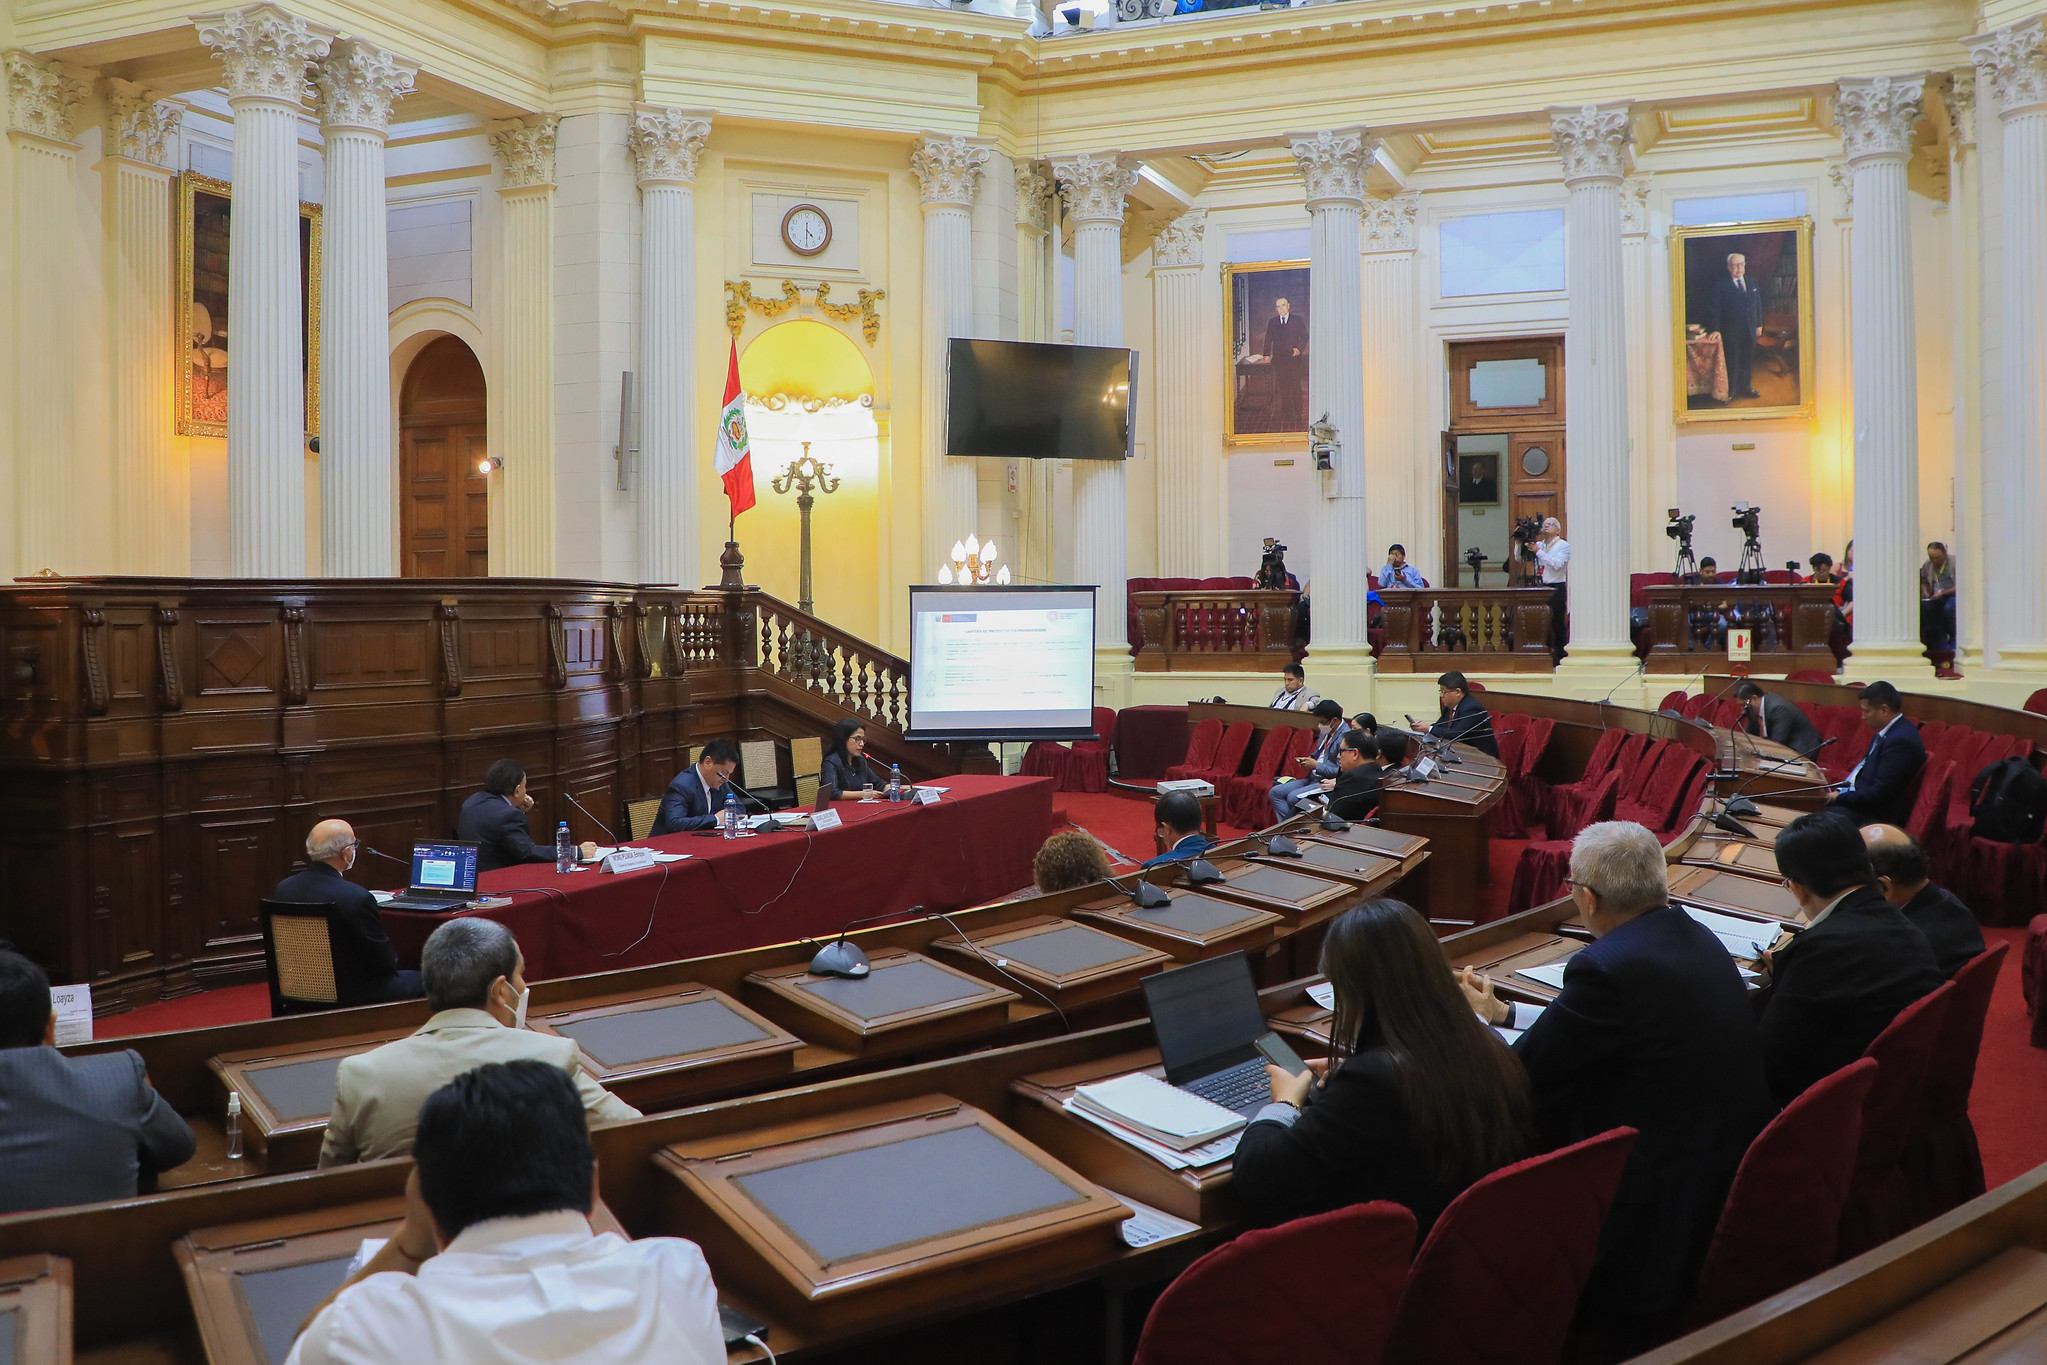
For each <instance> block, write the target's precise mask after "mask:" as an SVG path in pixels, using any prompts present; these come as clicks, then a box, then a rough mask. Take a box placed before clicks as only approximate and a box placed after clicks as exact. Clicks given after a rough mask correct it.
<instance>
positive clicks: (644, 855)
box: [598, 848, 654, 872]
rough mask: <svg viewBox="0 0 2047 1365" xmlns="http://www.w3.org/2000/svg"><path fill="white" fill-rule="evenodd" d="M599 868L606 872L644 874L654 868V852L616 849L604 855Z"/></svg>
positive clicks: (651, 850) (649, 850) (649, 849)
mask: <svg viewBox="0 0 2047 1365" xmlns="http://www.w3.org/2000/svg"><path fill="white" fill-rule="evenodd" d="M598 866H599V868H601V869H602V870H603V871H605V872H643V871H645V870H646V869H647V868H650V867H652V866H654V850H653V849H651V848H615V849H613V850H611V852H609V853H607V854H605V855H604V861H603V862H602V863H599V864H598Z"/></svg>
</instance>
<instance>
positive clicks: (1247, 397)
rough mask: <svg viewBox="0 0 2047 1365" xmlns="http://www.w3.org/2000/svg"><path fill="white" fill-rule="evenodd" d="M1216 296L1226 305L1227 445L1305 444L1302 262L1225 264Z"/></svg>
mask: <svg viewBox="0 0 2047 1365" xmlns="http://www.w3.org/2000/svg"><path fill="white" fill-rule="evenodd" d="M1223 299H1224V302H1225V305H1226V306H1227V307H1228V308H1229V310H1230V315H1229V318H1228V319H1227V326H1226V328H1225V332H1226V335H1227V336H1228V337H1229V341H1230V382H1229V384H1228V385H1226V386H1225V387H1224V389H1223V395H1224V397H1223V438H1224V439H1225V440H1226V441H1228V442H1229V443H1230V444H1232V445H1254V444H1261V443H1264V444H1277V443H1279V442H1283V441H1306V440H1307V439H1308V423H1309V421H1310V420H1311V418H1312V414H1311V413H1309V411H1308V263H1307V262H1306V261H1264V262H1260V263H1258V264H1255V265H1226V266H1224V267H1223Z"/></svg>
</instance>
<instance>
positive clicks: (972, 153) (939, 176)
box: [910, 133, 994, 208]
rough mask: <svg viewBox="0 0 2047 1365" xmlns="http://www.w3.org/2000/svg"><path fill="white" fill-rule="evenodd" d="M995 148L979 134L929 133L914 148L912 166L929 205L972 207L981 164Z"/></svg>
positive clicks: (926, 205) (926, 203) (911, 154)
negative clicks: (948, 134) (976, 136)
mask: <svg viewBox="0 0 2047 1365" xmlns="http://www.w3.org/2000/svg"><path fill="white" fill-rule="evenodd" d="M993 155H994V152H993V150H992V149H991V148H990V147H989V146H988V144H987V143H985V142H982V141H981V140H980V139H978V138H970V137H965V136H963V135H961V134H958V133H955V134H953V135H952V136H951V137H946V136H945V135H943V134H941V133H926V134H924V136H922V137H920V138H918V139H917V143H916V145H915V146H914V147H912V148H911V149H910V170H911V172H912V173H913V174H915V175H916V177H917V185H918V188H919V189H920V190H922V191H923V196H924V207H925V208H972V207H973V206H974V191H975V190H976V189H977V188H979V186H980V183H981V168H982V167H984V166H986V165H987V164H988V158H989V157H991V156H993Z"/></svg>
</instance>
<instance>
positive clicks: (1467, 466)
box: [1457, 452, 1500, 507]
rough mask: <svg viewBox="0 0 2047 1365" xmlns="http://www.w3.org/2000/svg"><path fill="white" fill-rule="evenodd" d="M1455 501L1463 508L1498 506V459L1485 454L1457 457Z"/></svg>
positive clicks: (1496, 456)
mask: <svg viewBox="0 0 2047 1365" xmlns="http://www.w3.org/2000/svg"><path fill="white" fill-rule="evenodd" d="M1457 501H1458V503H1459V505H1461V506H1464V507H1498V506H1499V505H1500V457H1499V456H1498V455H1495V454H1492V453H1491V452H1487V453H1485V454H1481V455H1459V456H1458V457H1457Z"/></svg>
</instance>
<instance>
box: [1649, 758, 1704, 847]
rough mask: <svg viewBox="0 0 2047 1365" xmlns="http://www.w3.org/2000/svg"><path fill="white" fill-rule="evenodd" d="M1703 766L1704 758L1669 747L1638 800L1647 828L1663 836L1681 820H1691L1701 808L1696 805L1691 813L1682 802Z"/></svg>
mask: <svg viewBox="0 0 2047 1365" xmlns="http://www.w3.org/2000/svg"><path fill="white" fill-rule="evenodd" d="M1704 763H1705V760H1704V759H1702V758H1700V757H1699V756H1698V755H1697V754H1695V753H1693V752H1692V751H1691V750H1689V749H1687V748H1685V747H1684V746H1683V745H1681V744H1672V745H1671V746H1670V749H1669V750H1668V752H1666V753H1665V754H1664V756H1663V761H1662V762H1661V763H1659V764H1657V765H1656V771H1655V772H1654V773H1653V774H1651V776H1650V779H1649V781H1648V783H1647V784H1646V785H1645V786H1644V788H1643V790H1642V794H1641V795H1640V796H1638V797H1637V798H1636V799H1635V804H1636V805H1637V806H1639V807H1641V809H1642V811H1643V813H1644V814H1645V815H1646V816H1648V818H1647V819H1645V820H1643V821H1642V822H1641V824H1642V825H1643V827H1644V828H1646V829H1650V830H1654V831H1655V832H1657V833H1659V834H1660V833H1662V832H1663V831H1665V830H1667V829H1669V828H1670V827H1671V825H1672V824H1673V823H1674V822H1675V821H1676V820H1677V819H1678V818H1680V817H1682V818H1684V819H1687V820H1689V819H1690V818H1691V816H1692V813H1693V812H1694V811H1696V810H1697V809H1698V807H1697V804H1696V802H1695V803H1694V805H1693V807H1692V810H1689V811H1688V810H1685V809H1683V807H1682V804H1681V801H1682V798H1683V796H1684V793H1685V788H1687V787H1689V786H1690V785H1691V782H1692V776H1693V774H1695V773H1697V772H1698V771H1699V769H1700V768H1701V767H1702V766H1704Z"/></svg>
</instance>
